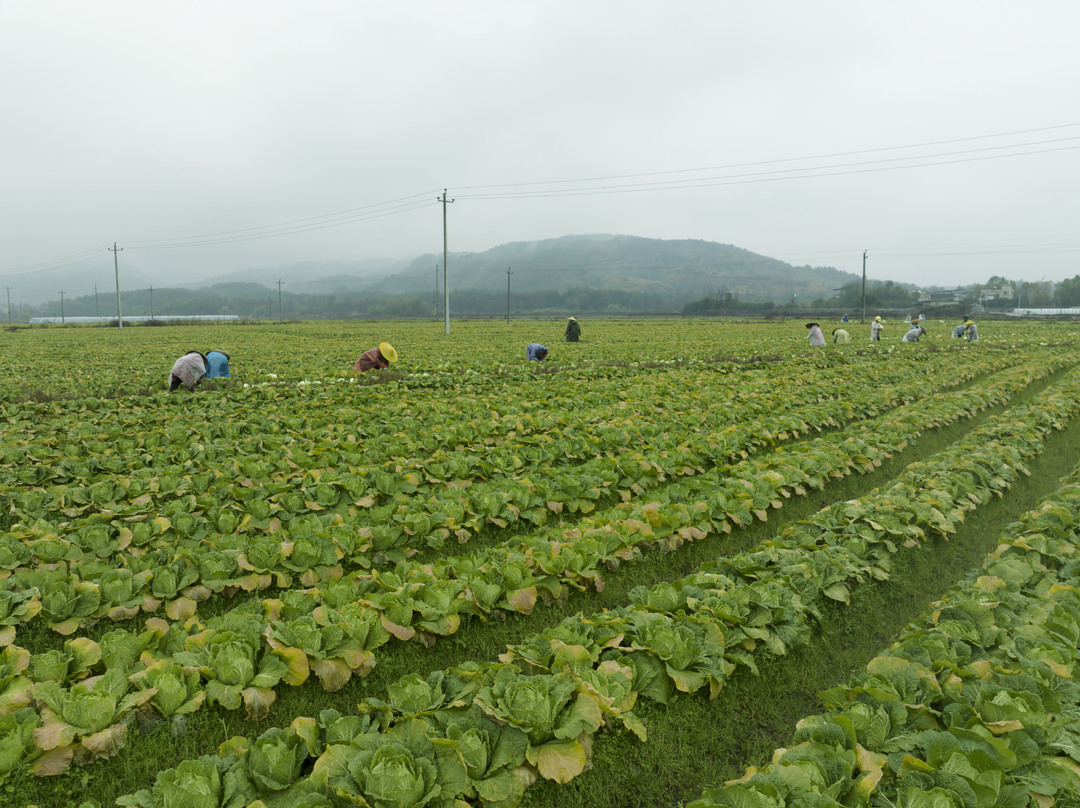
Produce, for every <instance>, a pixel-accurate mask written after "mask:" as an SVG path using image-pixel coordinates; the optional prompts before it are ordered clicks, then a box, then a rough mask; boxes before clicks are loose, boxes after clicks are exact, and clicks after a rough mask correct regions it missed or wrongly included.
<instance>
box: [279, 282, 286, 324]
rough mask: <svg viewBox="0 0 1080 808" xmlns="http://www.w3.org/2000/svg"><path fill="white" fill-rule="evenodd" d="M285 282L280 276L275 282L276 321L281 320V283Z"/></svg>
mask: <svg viewBox="0 0 1080 808" xmlns="http://www.w3.org/2000/svg"><path fill="white" fill-rule="evenodd" d="M283 283H285V281H283V280H282V279H281V278H278V282H277V321H278V322H279V323H280V322H281V284H283Z"/></svg>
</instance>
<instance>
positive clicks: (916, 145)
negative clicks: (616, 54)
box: [458, 123, 1080, 191]
mask: <svg viewBox="0 0 1080 808" xmlns="http://www.w3.org/2000/svg"><path fill="white" fill-rule="evenodd" d="M1077 126H1080V123H1063V124H1058V125H1056V126H1041V127H1038V128H1036V129H1020V130H1017V131H1015V132H1001V133H998V134H993V135H974V136H972V137H961V138H953V139H952V140H932V141H928V142H926V143H913V144H909V145H907V146H881V147H878V148H874V149H858V150H855V151H844V152H833V153H831V154H818V155H811V156H809V157H784V158H780V159H774V160H758V161H756V162H750V163H730V164H728V165H720V166H705V167H702V168H680V169H675V170H672V171H651V172H647V173H640V174H614V175H610V176H605V177H584V178H580V179H571V180H543V181H537V182H524V183H510V184H501V185H465V186H458V188H459V190H462V191H471V190H476V189H484V188H510V187H522V186H529V185H563V184H569V183H575V182H600V181H605V180H622V179H634V178H636V177H657V176H663V175H665V174H689V173H694V172H699V171H724V170H727V169H729V168H749V167H751V166H764V165H773V164H775V163H793V162H798V161H801V160H826V159H830V158H833V157H850V156H852V155H855V154H874V153H877V152H885V151H900V150H902V149H922V148H926V147H927V146H945V145H948V144H950V143H965V142H970V141H973V140H988V139H990V138H995V137H1013V136H1015V135H1030V134H1034V133H1035V132H1049V131H1053V130H1056V129H1070V128H1075V127H1077ZM999 148H1007V147H1006V146H1002V147H999Z"/></svg>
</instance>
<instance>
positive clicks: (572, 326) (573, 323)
mask: <svg viewBox="0 0 1080 808" xmlns="http://www.w3.org/2000/svg"><path fill="white" fill-rule="evenodd" d="M579 339H581V326H580V325H579V324H578V321H577V319H575V318H574V317H567V318H566V341H567V342H577V341H578V340H579Z"/></svg>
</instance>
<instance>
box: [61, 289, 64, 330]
mask: <svg viewBox="0 0 1080 808" xmlns="http://www.w3.org/2000/svg"><path fill="white" fill-rule="evenodd" d="M60 324H61V325H63V324H64V290H63V289H61V290H60Z"/></svg>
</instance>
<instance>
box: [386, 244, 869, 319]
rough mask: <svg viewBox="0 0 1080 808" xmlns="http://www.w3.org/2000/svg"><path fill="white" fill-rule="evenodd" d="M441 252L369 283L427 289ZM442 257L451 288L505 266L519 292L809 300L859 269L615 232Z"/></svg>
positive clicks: (389, 290) (481, 286)
mask: <svg viewBox="0 0 1080 808" xmlns="http://www.w3.org/2000/svg"><path fill="white" fill-rule="evenodd" d="M442 258H443V257H442V255H441V254H433V253H429V254H427V255H423V256H421V257H419V258H417V259H416V260H414V261H413V262H412V264H411V266H410V267H409V268H408V269H407V270H405V271H403V272H399V273H397V274H395V275H391V276H390V277H387V278H386V279H384V280H382V281H379V282H376V283H374V284H372V286H371V287H370V290H371V291H372V292H378V293H382V294H402V293H406V292H415V293H417V294H421V295H424V294H429V290H432V289H433V285H434V277H435V275H434V270H435V266H436V265H440V266H441V264H442ZM448 263H449V265H450V273H449V280H450V288H451V290H463V289H477V290H485V289H498V288H502V289H505V288H506V281H507V276H506V271H507V269H510V271H511V276H510V286H511V289H513V290H517V291H521V292H532V291H539V290H554V291H559V292H567V291H569V290H571V289H576V288H589V289H619V290H624V291H640V292H652V293H657V294H659V295H661V296H662V297H667V296H671V297H673V298H675V299H682V300H688V299H692V298H694V297H700V296H702V295H707V294H726V293H730V294H731V295H732V296H734V297H735V298H737V299H739V300H746V301H775V302H785V301H790V300H791V299H792V297H793V296H797V298H798V299H800V300H812V299H814V298H819V297H828V296H829V295H830V294H831V292H832V291H833V290H834V289H836V288H837V287H839V286H842V285H843V284H845V283H850V282H851V281H853V280H855V279H856V278H857V277H858V276H857V275H855V274H853V273H850V272H841V271H840V270H838V269H836V268H834V267H810V266H801V267H796V266H792V265H791V264H787V263H784V262H783V261H779V260H777V259H775V258H768V257H766V256H763V255H758V254H756V253H753V252H750V251H749V250H744V249H742V248H740V247H734V246H732V245H730V244H718V243H716V242H710V241H702V240H700V239H677V240H668V239H652V238H642V237H639V236H619V235H582V236H563V237H561V238H553V239H544V240H542V241H526V242H522V241H517V242H509V243H507V244H501V245H499V246H497V247H492V248H491V249H490V250H485V251H484V252H481V253H450V256H449V261H448ZM440 277H441V276H440ZM440 282H441V281H440Z"/></svg>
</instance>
